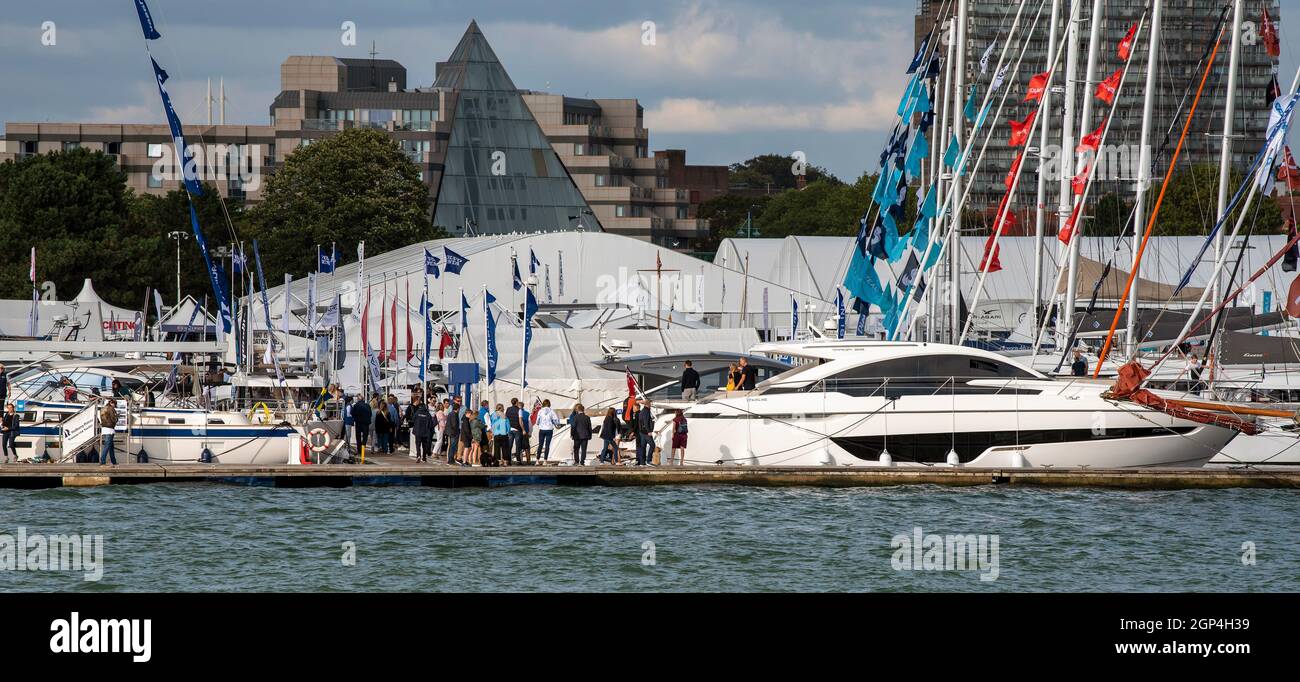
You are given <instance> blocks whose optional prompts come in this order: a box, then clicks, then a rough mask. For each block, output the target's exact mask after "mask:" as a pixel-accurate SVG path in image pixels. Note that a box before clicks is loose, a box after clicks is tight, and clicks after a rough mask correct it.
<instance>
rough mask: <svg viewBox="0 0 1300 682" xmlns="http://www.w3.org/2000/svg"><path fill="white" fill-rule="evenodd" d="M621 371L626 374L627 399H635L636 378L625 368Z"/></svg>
mask: <svg viewBox="0 0 1300 682" xmlns="http://www.w3.org/2000/svg"><path fill="white" fill-rule="evenodd" d="M623 371H624V372H626V373H627V397H629V398H635V397H636V394H637V390H636V388H637V387H636V378H635V377H633V376H632V370H630V369H627V368H626V367H625V368H623Z"/></svg>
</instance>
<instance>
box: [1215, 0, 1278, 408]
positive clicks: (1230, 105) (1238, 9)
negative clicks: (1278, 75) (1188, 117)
mask: <svg viewBox="0 0 1300 682" xmlns="http://www.w3.org/2000/svg"><path fill="white" fill-rule="evenodd" d="M1243 4H1244V3H1243V2H1242V0H1235V1H1234V2H1233V3H1232V48H1231V50H1230V51H1229V53H1228V92H1227V93H1226V94H1225V95H1224V100H1225V104H1224V108H1223V148H1222V151H1221V152H1220V154H1219V207H1218V210H1217V211H1216V212H1215V215H1216V216H1218V217H1219V218H1220V219H1222V218H1223V214H1224V212H1225V211H1227V208H1228V173H1229V171H1230V169H1231V168H1232V128H1233V122H1234V121H1233V118H1234V117H1235V114H1236V109H1237V61H1238V59H1239V57H1240V56H1241V14H1242V5H1243ZM1269 104H1272V103H1271V102H1270V103H1269ZM1222 258H1223V230H1219V231H1218V232H1217V233H1216V234H1215V235H1214V260H1215V261H1216V262H1217V261H1219V260H1220V259H1222ZM1211 287H1212V291H1213V293H1212V294H1211V295H1212V296H1214V299H1213V300H1214V301H1215V303H1217V302H1218V301H1219V297H1220V296H1222V295H1223V278H1222V277H1219V276H1216V277H1215V278H1214V279H1213V280H1212V282H1211ZM1218 338H1223V337H1222V335H1220V336H1219V337H1218ZM1216 343H1217V342H1216ZM1214 357H1215V360H1216V361H1215V362H1214V364H1213V365H1211V369H1210V380H1211V385H1213V379H1214V375H1215V374H1216V373H1217V372H1216V371H1215V369H1217V367H1218V364H1219V363H1218V361H1217V360H1218V357H1219V354H1218V353H1217V352H1216V353H1214Z"/></svg>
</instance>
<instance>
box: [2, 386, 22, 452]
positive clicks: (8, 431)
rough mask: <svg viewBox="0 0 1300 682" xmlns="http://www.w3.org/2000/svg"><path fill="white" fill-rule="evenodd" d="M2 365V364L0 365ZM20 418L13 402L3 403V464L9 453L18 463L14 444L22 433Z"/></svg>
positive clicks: (16, 449)
mask: <svg viewBox="0 0 1300 682" xmlns="http://www.w3.org/2000/svg"><path fill="white" fill-rule="evenodd" d="M0 367H4V365H0ZM22 429H23V422H22V418H21V417H19V416H18V413H17V412H16V411H15V410H14V404H13V403H5V411H4V414H3V415H0V452H3V453H4V458H5V462H4V463H5V464H8V463H9V453H11V452H12V453H14V464H17V463H18V448H17V446H15V445H14V442H15V441H16V440H17V438H18V435H19V434H20V433H22Z"/></svg>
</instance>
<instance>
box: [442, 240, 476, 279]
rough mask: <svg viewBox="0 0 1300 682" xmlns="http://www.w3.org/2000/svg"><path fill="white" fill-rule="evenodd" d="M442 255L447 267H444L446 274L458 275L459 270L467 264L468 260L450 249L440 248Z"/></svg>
mask: <svg viewBox="0 0 1300 682" xmlns="http://www.w3.org/2000/svg"><path fill="white" fill-rule="evenodd" d="M442 255H443V257H444V258H446V259H447V266H446V269H447V272H449V273H451V274H453V275H459V274H460V269H461V268H463V267H465V264H466V263H468V262H469V259H468V258H466V257H464V256H462V255H460V254H459V253H456V252H455V251H452V250H451V249H449V248H447V247H445V246H444V247H442Z"/></svg>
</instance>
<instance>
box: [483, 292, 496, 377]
mask: <svg viewBox="0 0 1300 682" xmlns="http://www.w3.org/2000/svg"><path fill="white" fill-rule="evenodd" d="M496 301H497V299H496V297H495V296H493V295H492V292H490V291H488V290H487V289H484V290H483V320H484V324H485V325H486V326H487V376H488V386H491V385H492V384H493V383H494V382H496V380H497V321H496V320H495V319H493V318H492V307H491V306H492V304H493V303H496Z"/></svg>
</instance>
